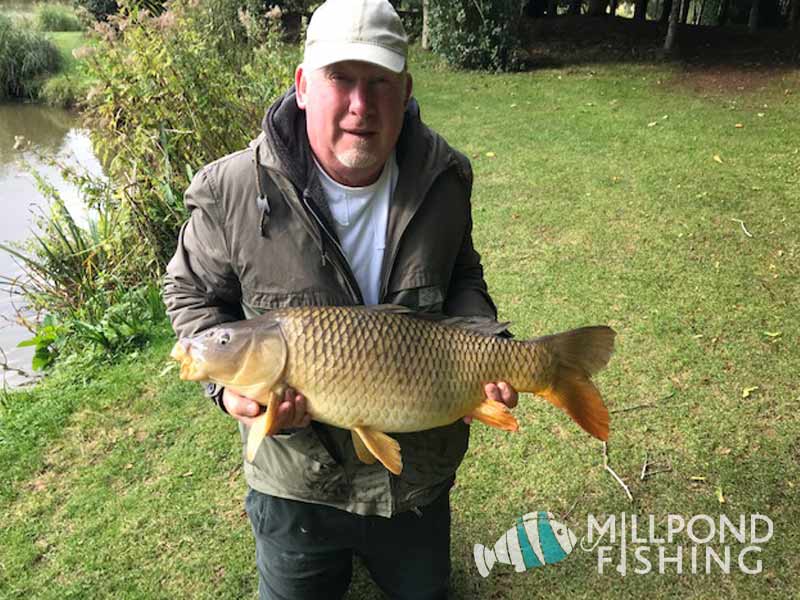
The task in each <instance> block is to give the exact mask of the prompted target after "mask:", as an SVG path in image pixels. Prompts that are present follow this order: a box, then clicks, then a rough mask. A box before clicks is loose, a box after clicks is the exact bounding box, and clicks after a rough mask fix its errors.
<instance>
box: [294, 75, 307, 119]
mask: <svg viewBox="0 0 800 600" xmlns="http://www.w3.org/2000/svg"><path fill="white" fill-rule="evenodd" d="M307 86H308V80H307V79H306V74H305V73H304V72H303V65H300V66H299V67H297V69H295V71H294V90H295V101H296V102H297V108H299V109H300V110H305V109H306V89H307Z"/></svg>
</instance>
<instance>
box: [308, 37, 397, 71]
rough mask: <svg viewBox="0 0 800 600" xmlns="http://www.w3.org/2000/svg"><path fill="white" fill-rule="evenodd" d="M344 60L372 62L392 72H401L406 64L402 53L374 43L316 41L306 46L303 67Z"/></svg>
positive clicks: (311, 69)
mask: <svg viewBox="0 0 800 600" xmlns="http://www.w3.org/2000/svg"><path fill="white" fill-rule="evenodd" d="M345 60H358V61H361V62H367V63H372V64H374V65H378V66H379V67H383V68H384V69H389V70H390V71H393V72H394V73H400V72H402V70H403V68H404V67H405V64H406V59H405V57H404V56H403V55H402V54H398V53H397V52H395V51H393V50H389V49H388V48H384V47H382V46H376V45H375V44H362V43H357V42H352V43H349V44H342V43H341V42H338V43H325V42H317V43H316V44H314V45H312V46H309V47H306V51H305V56H304V57H303V69H305V70H306V71H314V70H315V69H320V68H322V67H327V66H328V65H332V64H333V63H337V62H342V61H345Z"/></svg>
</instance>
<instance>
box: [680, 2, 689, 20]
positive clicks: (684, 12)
mask: <svg viewBox="0 0 800 600" xmlns="http://www.w3.org/2000/svg"><path fill="white" fill-rule="evenodd" d="M691 4H692V0H683V2H681V13H680V19H681V23H686V22H687V21H686V19H688V18H689V6H690V5H691Z"/></svg>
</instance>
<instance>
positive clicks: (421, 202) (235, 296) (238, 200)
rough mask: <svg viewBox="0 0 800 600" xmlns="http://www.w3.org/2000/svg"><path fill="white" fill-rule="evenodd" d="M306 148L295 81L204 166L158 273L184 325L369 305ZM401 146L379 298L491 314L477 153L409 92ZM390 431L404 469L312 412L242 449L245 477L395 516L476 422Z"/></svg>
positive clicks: (428, 495)
mask: <svg viewBox="0 0 800 600" xmlns="http://www.w3.org/2000/svg"><path fill="white" fill-rule="evenodd" d="M311 156H312V155H311V150H310V147H309V144H308V138H307V136H306V132H305V113H304V112H303V111H301V110H299V109H297V106H296V104H295V95H294V90H293V89H290V90H289V91H288V92H287V93H286V94H285V95H284V96H283V97H282V98H281V99H279V100H278V101H277V102H276V103H275V104H274V105H273V106H271V107H270V109H269V110H268V111H267V115H266V117H265V118H264V123H263V132H262V133H261V135H259V137H258V138H256V139H255V140H254V141H253V142H252V143H251V144H250V147H249V148H247V149H246V150H242V151H240V152H237V153H234V154H231V155H229V156H226V157H224V158H222V159H220V160H218V161H216V162H213V163H211V164H209V165H207V166H206V167H204V168H203V169H202V170H201V171H200V172H199V173H198V174H197V175H196V177H195V178H194V180H193V181H192V183H191V185H190V187H189V189H188V190H187V191H186V196H185V202H186V206H187V208H188V209H189V212H190V217H189V220H188V221H187V222H186V223H185V225H184V226H183V228H182V229H181V232H180V236H179V239H178V247H177V250H176V252H175V256H174V257H173V258H172V260H171V261H170V263H169V266H168V267H167V275H166V279H165V284H164V300H165V303H166V305H167V312H168V314H169V316H170V318H171V320H172V324H173V327H174V329H175V332H176V333H177V334H178V336H181V337H182V336H188V335H192V334H195V333H198V332H200V331H202V330H204V329H207V328H208V327H212V326H214V325H217V324H219V323H222V322H225V321H232V320H238V319H242V318H251V317H253V316H255V315H257V314H260V313H262V312H264V311H266V310H269V309H272V308H278V307H286V306H303V305H354V304H362V303H363V301H362V298H361V292H360V290H359V287H358V283H357V282H356V279H355V277H354V276H353V273H352V271H351V270H350V267H349V265H348V263H347V260H346V259H345V257H344V255H343V253H342V250H341V247H340V245H339V243H338V240H337V238H336V234H335V231H334V228H333V227H332V226H331V217H330V212H329V210H328V207H327V203H326V201H325V199H324V195H323V193H322V189H321V186H320V183H319V181H318V179H317V175H316V171H315V167H314V164H313V160H312V159H311ZM396 157H397V163H398V166H399V170H400V175H399V178H398V183H397V187H396V189H395V192H394V195H393V197H392V201H391V205H390V208H389V222H388V228H387V235H386V252H385V258H384V264H383V278H382V282H381V302H383V303H393V304H402V305H405V306H408V307H410V308H413V309H416V310H420V311H430V312H444V313H446V314H449V315H458V316H473V315H481V316H488V317H492V318H495V317H496V311H495V307H494V304H493V303H492V300H491V298H490V297H489V295H488V293H487V289H486V283H485V282H484V279H483V269H482V267H481V263H480V257H479V255H478V254H477V253H476V252H475V250H474V249H473V246H472V236H471V230H472V219H471V214H470V212H471V211H470V193H471V188H472V172H471V168H470V165H469V161H468V160H467V159H466V158H465V157H464V156H463V155H461V154H459V153H458V152H456V151H455V150H453V149H452V148H451V147H450V146H448V145H447V143H446V142H445V141H444V140H443V139H442V138H441V137H440V136H439V135H437V134H436V133H434V132H433V131H432V130H430V129H429V128H427V127H426V126H425V125H424V124H423V123H422V121H421V120H420V116H419V109H418V107H417V104H416V101H414V100H413V99H412V101H411V102H410V104H409V107H408V109H407V110H406V114H405V120H404V124H403V129H402V131H401V134H400V139H399V141H398V144H397V147H396ZM241 429H242V436H243V441H244V440H246V439H247V438H246V433H247V432H246V431H245V430H244V428H243V427H242V428H241ZM394 437H395V438H396V439H397V440H398V442H399V443H400V447H401V451H402V454H403V465H404V466H403V472H402V474H401V475H400V476H399V477H396V476H394V475H392V474H391V473H389V472H388V471H387V470H386V469H385V468H384V467H383V466H382V465H381V464H380V463H375V464H374V465H366V464H363V463H361V462H360V461H359V460H358V459H357V458H356V456H355V453H354V451H353V445H352V441H351V437H350V433H349V431H346V430H342V429H338V428H336V427H330V426H328V425H323V424H322V423H317V422H312V426H310V427H306V428H302V429H298V430H293V431H289V432H282V433H279V434H278V435H275V436H273V437H271V438H267V439H265V440H264V443H262V444H261V447H260V449H259V451H258V453H257V455H256V458H255V461H254V462H253V463H252V464H251V463H249V462H247V461H245V467H244V470H245V476H246V479H247V483H248V484H249V485H250V486H251V487H252V488H254V489H256V490H259V491H261V492H264V493H267V494H272V495H275V496H280V497H283V498H291V499H296V500H303V501H307V502H315V503H321V504H327V505H330V506H335V507H337V508H341V509H344V510H348V511H351V512H355V513H359V514H365V515H366V514H377V515H383V516H391V515H393V514H396V513H398V512H402V511H405V510H409V509H412V508H414V507H417V506H424V505H425V504H428V503H429V502H431V501H432V500H433V499H434V498H436V497H437V496H438V495H439V494H440V493H441V492H442V491H443V490H445V489H446V488H448V487H449V486H451V485H452V482H453V479H454V475H455V472H456V469H457V468H458V465H459V464H460V462H461V459H462V458H463V455H464V453H465V452H466V449H467V445H468V439H469V428H468V427H467V426H466V425H465V424H464V423H463V422H461V421H458V422H457V423H454V424H452V425H449V426H446V427H440V428H438V429H433V430H428V431H424V432H419V433H404V434H394Z"/></svg>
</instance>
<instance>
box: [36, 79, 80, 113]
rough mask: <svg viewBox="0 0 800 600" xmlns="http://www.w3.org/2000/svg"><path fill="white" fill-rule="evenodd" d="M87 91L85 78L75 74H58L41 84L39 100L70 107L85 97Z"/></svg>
mask: <svg viewBox="0 0 800 600" xmlns="http://www.w3.org/2000/svg"><path fill="white" fill-rule="evenodd" d="M88 91H89V84H88V82H87V81H86V80H84V79H82V78H80V77H78V76H75V75H66V74H58V75H55V76H53V77H50V78H49V79H47V81H45V82H44V83H43V84H42V87H41V88H40V89H39V100H40V101H41V102H44V103H45V104H48V105H49V106H58V107H60V108H72V107H74V106H76V105H77V104H79V103H80V101H81V99H83V98H85V97H86V94H87V93H88Z"/></svg>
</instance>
